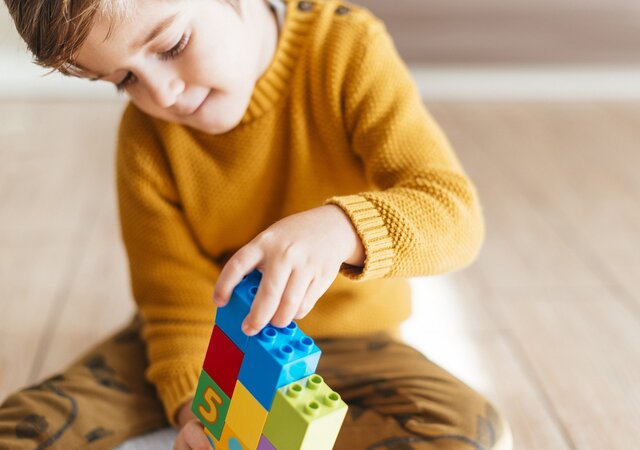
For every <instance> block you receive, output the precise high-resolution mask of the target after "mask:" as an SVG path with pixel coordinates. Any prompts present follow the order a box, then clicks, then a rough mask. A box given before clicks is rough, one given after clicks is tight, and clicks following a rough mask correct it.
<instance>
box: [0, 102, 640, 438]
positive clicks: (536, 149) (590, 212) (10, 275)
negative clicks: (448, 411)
mask: <svg viewBox="0 0 640 450" xmlns="http://www.w3.org/2000/svg"><path fill="white" fill-rule="evenodd" d="M429 107H430V109H431V110H432V111H433V112H434V114H435V116H436V117H437V119H438V120H439V121H440V123H441V124H442V125H443V127H444V129H445V131H446V132H447V134H448V136H449V137H450V139H451V141H452V142H453V144H454V147H455V149H456V151H457V153H458V154H459V156H460V158H461V160H462V162H463V164H464V165H465V167H466V168H467V170H468V172H469V173H470V175H471V176H472V178H473V180H474V181H475V183H476V185H477V186H478V190H479V192H480V197H481V200H482V203H483V206H484V211H485V216H486V219H487V240H486V243H485V246H484V249H483V251H482V253H481V255H480V258H479V259H478V261H477V262H476V263H475V264H474V265H473V266H472V267H470V268H468V269H466V270H464V271H461V272H459V273H455V274H450V275H447V276H443V277H436V278H427V279H419V280H414V281H413V288H414V293H415V299H414V303H415V314H414V316H413V317H412V318H411V320H410V321H409V322H408V323H407V324H406V326H405V331H407V330H408V333H409V338H410V339H411V341H412V342H413V343H414V344H415V345H416V346H417V347H418V348H420V349H421V350H423V351H424V352H425V353H426V354H427V355H429V357H431V358H433V359H434V360H436V361H437V362H439V363H440V364H442V365H443V366H445V367H446V368H448V369H449V370H451V371H452V372H453V373H454V374H456V375H458V376H459V377H460V378H462V379H463V380H465V381H467V382H468V383H469V384H470V385H472V386H474V387H476V388H477V389H478V390H480V391H481V392H483V393H484V394H485V395H487V397H489V398H490V399H491V400H493V401H494V402H495V403H496V404H497V405H498V406H499V407H501V408H502V409H503V410H504V411H505V412H506V414H507V417H508V418H509V420H510V421H511V423H512V426H513V429H514V432H515V434H516V436H515V439H516V443H517V448H519V449H536V450H537V449H546V448H553V449H561V450H565V449H574V448H575V449H591V448H607V449H614V450H617V449H629V448H634V445H635V444H634V442H635V441H637V440H638V439H639V438H640V430H638V425H637V424H638V423H640V420H639V419H640V418H639V417H638V414H639V413H638V411H640V408H638V406H640V393H639V390H640V387H639V385H638V382H637V381H636V378H637V376H636V374H637V373H639V371H640V355H639V354H638V353H639V351H640V350H638V348H637V347H638V346H637V345H635V343H636V342H639V341H640V329H639V328H640V321H639V320H638V317H637V316H636V315H635V314H634V313H633V312H632V310H630V309H629V308H628V307H627V305H628V304H631V303H632V302H635V300H634V299H630V298H629V297H630V293H634V292H638V290H639V289H638V288H640V286H639V285H638V280H640V264H638V258H637V256H636V255H637V254H639V253H640V252H637V249H638V247H637V243H638V241H637V229H638V226H640V218H639V216H638V214H640V213H639V212H638V211H640V208H637V207H636V205H637V201H638V198H640V196H639V195H638V187H639V186H640V181H639V180H640V178H638V177H635V176H634V174H635V167H637V166H638V164H637V162H639V161H638V159H637V158H638V156H637V155H636V153H637V150H636V147H637V146H636V143H637V141H638V131H636V130H638V129H640V127H638V125H640V123H639V122H640V119H639V118H638V112H639V111H640V108H639V107H638V105H630V104H625V105H613V104H610V105H602V104H598V105H584V104H565V105H562V104H551V105H545V104H491V103H483V104H477V103H473V104H472V103H446V104H445V103H440V104H433V105H429ZM119 108H121V104H111V106H109V105H106V106H105V105H91V104H82V103H80V104H78V103H66V104H65V103H62V104H56V103H50V104H46V103H45V104H41V103H18V102H15V103H11V102H9V103H7V102H3V103H0V139H2V142H3V145H2V146H0V247H1V248H2V250H3V251H2V252H0V296H1V297H2V298H3V299H15V301H2V302H0V401H1V399H2V398H3V397H4V395H6V393H7V392H8V391H9V390H11V389H15V388H17V387H18V386H20V385H24V384H25V383H26V382H27V381H34V380H30V379H29V377H32V378H33V377H43V376H47V375H50V374H52V373H54V372H56V371H58V370H60V369H61V368H63V367H64V366H65V365H66V364H68V363H69V362H70V361H71V360H73V359H75V358H76V357H77V356H78V355H79V354H80V353H81V352H83V351H84V350H86V349H87V348H88V347H89V346H91V345H92V344H93V343H95V342H97V341H98V340H100V339H101V338H103V337H105V336H107V335H108V334H109V333H111V332H112V331H113V330H114V329H115V328H116V327H117V326H118V325H120V324H121V323H123V322H124V321H126V320H127V318H128V317H129V314H130V313H131V312H132V303H131V299H130V293H129V288H128V282H127V268H126V261H125V258H124V252H123V249H122V246H121V243H120V241H119V233H118V228H117V222H116V205H115V197H114V191H113V188H114V187H113V181H114V180H113V160H112V158H113V139H114V136H115V128H116V124H117V117H118V113H119ZM34 124H37V126H34ZM5 142H7V143H8V145H4V143H5ZM608 143H611V150H608V153H607V154H606V155H605V154H603V153H602V149H603V148H609V147H607V145H608ZM634 158H636V159H634ZM585 174H586V175H585ZM625 296H626V297H627V298H626V299H623V297H625ZM36 355H39V357H38V359H37V360H36V361H34V358H36ZM611 430H616V432H615V433H613V434H612V433H611Z"/></svg>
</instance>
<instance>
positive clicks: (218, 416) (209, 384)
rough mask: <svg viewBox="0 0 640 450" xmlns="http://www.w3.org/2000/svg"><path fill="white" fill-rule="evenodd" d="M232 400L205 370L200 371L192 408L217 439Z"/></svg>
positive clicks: (220, 433)
mask: <svg viewBox="0 0 640 450" xmlns="http://www.w3.org/2000/svg"><path fill="white" fill-rule="evenodd" d="M230 403H231V400H230V399H229V397H227V394H225V393H224V391H223V390H222V389H220V386H218V385H217V384H216V382H215V381H213V380H212V379H211V377H210V376H209V375H208V374H207V372H205V371H204V370H203V371H202V372H200V379H199V380H198V387H197V390H196V396H195V397H194V399H193V403H192V404H191V410H192V411H193V413H194V414H195V415H196V416H197V417H198V419H200V422H202V424H203V425H204V426H205V427H207V428H208V429H209V431H210V432H211V434H212V435H213V436H215V438H216V439H220V436H221V435H222V427H223V426H224V422H225V420H226V418H227V412H228V411H229V404H230Z"/></svg>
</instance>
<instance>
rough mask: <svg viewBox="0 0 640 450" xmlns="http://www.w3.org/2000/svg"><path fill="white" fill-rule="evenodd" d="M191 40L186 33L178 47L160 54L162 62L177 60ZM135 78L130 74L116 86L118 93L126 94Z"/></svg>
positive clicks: (175, 46)
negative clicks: (127, 88)
mask: <svg viewBox="0 0 640 450" xmlns="http://www.w3.org/2000/svg"><path fill="white" fill-rule="evenodd" d="M190 38H191V35H190V34H189V33H184V34H183V35H182V37H181V38H180V40H179V41H178V43H177V44H176V45H174V46H173V47H171V48H170V49H169V50H167V51H166V52H163V53H160V54H159V55H158V56H159V57H160V59H161V60H162V61H167V60H169V59H173V58H177V57H178V56H180V54H181V53H182V52H183V51H184V49H185V48H186V47H187V44H188V43H189V39H190ZM133 76H134V75H133V73H131V72H128V73H127V75H126V76H125V77H124V79H123V80H122V81H121V82H120V83H117V84H116V90H117V91H118V92H124V90H125V88H126V87H127V86H128V85H129V84H130V83H131V82H132V81H133Z"/></svg>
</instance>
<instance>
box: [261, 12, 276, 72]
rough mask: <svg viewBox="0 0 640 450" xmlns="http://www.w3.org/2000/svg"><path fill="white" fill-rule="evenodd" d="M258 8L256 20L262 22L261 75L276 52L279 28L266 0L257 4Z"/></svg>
mask: <svg viewBox="0 0 640 450" xmlns="http://www.w3.org/2000/svg"><path fill="white" fill-rule="evenodd" d="M258 3H259V4H260V7H259V8H258V9H259V11H258V13H257V16H258V20H259V21H261V22H262V24H263V27H261V28H262V43H263V44H262V51H261V53H262V55H261V59H260V74H263V73H264V72H265V71H266V70H267V68H268V67H269V65H270V64H271V61H272V60H273V57H274V55H275V52H276V48H277V46H278V36H279V32H280V30H279V26H278V18H277V16H276V12H275V11H274V10H273V8H271V5H270V4H269V2H268V0H262V1H259V2H258Z"/></svg>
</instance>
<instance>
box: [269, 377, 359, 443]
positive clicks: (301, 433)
mask: <svg viewBox="0 0 640 450" xmlns="http://www.w3.org/2000/svg"><path fill="white" fill-rule="evenodd" d="M346 413H347V404H346V403H345V402H344V401H342V399H341V398H340V395H338V393H337V392H334V391H333V390H332V389H331V388H330V387H329V386H327V384H326V383H325V382H324V380H323V379H322V377H321V376H320V375H317V374H314V375H311V376H310V377H306V378H304V379H302V380H300V381H297V382H294V383H291V384H289V385H287V386H284V387H282V388H280V389H278V391H277V393H276V396H275V398H274V400H273V406H272V408H271V411H270V412H269V417H268V418H267V423H266V424H265V427H264V432H263V434H264V436H265V437H266V438H267V439H268V440H269V441H270V442H271V444H272V445H273V446H274V447H275V448H277V449H278V450H330V449H331V448H332V447H333V444H334V442H335V440H336V438H337V437H338V432H339V431H340V426H341V425H342V421H343V420H344V417H345V415H346Z"/></svg>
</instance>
